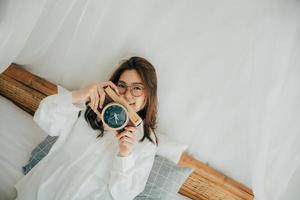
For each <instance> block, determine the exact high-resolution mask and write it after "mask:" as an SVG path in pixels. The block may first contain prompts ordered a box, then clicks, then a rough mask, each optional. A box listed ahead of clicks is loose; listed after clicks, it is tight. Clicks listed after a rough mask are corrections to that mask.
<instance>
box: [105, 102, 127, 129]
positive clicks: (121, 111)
mask: <svg viewBox="0 0 300 200" xmlns="http://www.w3.org/2000/svg"><path fill="white" fill-rule="evenodd" d="M101 118H102V122H103V124H104V125H105V126H107V127H108V128H109V129H112V130H121V129H123V128H124V127H125V126H126V125H127V123H128V120H129V117H128V111H127V109H126V108H125V107H124V106H123V105H121V104H119V103H115V102H113V103H109V104H107V105H106V106H105V107H104V108H103V110H102V113H101Z"/></svg>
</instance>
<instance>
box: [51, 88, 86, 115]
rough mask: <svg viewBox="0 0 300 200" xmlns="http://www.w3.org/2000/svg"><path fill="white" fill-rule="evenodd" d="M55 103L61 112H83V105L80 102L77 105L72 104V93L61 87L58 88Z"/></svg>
mask: <svg viewBox="0 0 300 200" xmlns="http://www.w3.org/2000/svg"><path fill="white" fill-rule="evenodd" d="M57 101H58V102H59V104H58V105H60V108H61V109H62V110H67V111H69V110H72V111H74V112H78V111H80V110H85V109H86V105H85V103H83V102H81V103H79V104H73V103H72V91H69V90H67V89H65V88H63V87H61V86H58V96H57Z"/></svg>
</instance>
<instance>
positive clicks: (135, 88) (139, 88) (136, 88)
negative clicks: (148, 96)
mask: <svg viewBox="0 0 300 200" xmlns="http://www.w3.org/2000/svg"><path fill="white" fill-rule="evenodd" d="M133 89H134V90H142V89H143V88H141V87H134V88H133Z"/></svg>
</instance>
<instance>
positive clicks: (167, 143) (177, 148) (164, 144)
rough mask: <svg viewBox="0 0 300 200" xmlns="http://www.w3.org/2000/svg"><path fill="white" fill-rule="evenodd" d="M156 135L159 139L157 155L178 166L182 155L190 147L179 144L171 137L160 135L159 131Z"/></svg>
mask: <svg viewBox="0 0 300 200" xmlns="http://www.w3.org/2000/svg"><path fill="white" fill-rule="evenodd" d="M156 135H157V137H158V148H157V152H156V154H157V155H160V156H163V157H165V158H167V159H168V160H170V161H172V162H174V163H176V164H178V162H179V160H180V157H181V154H182V153H183V152H184V151H185V150H186V149H187V148H188V145H186V144H182V143H180V142H177V141H176V140H174V139H172V138H170V136H168V135H166V134H163V133H160V132H159V131H157V133H156Z"/></svg>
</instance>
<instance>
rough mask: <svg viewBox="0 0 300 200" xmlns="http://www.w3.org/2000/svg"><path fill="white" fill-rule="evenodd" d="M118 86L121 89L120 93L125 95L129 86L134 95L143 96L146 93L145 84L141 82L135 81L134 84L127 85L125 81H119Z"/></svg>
mask: <svg viewBox="0 0 300 200" xmlns="http://www.w3.org/2000/svg"><path fill="white" fill-rule="evenodd" d="M117 87H118V90H119V93H120V94H122V95H124V94H125V93H126V92H127V89H128V88H129V89H130V90H129V91H130V93H131V95H132V96H134V97H139V96H142V95H143V93H144V86H143V85H142V84H140V83H133V84H132V85H127V84H126V83H125V82H123V81H119V82H118V83H117Z"/></svg>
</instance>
